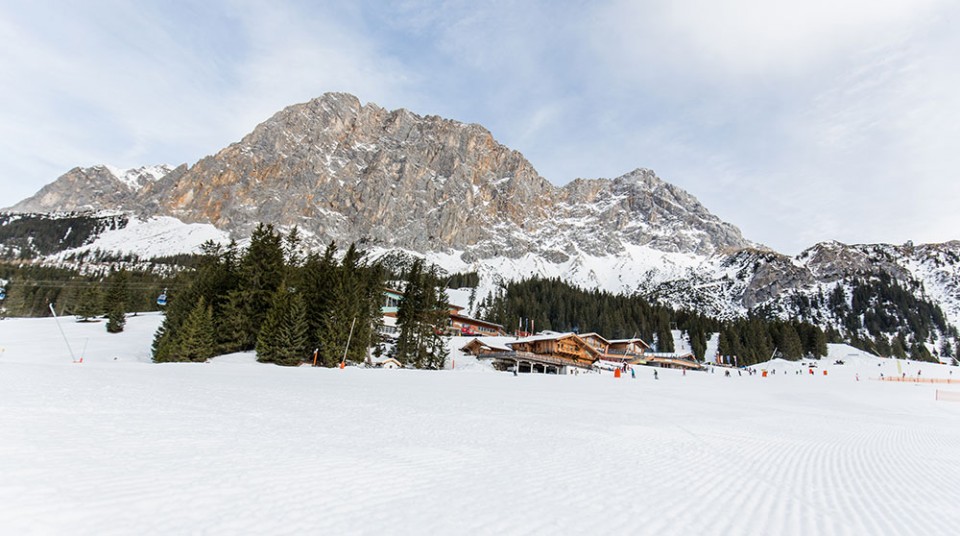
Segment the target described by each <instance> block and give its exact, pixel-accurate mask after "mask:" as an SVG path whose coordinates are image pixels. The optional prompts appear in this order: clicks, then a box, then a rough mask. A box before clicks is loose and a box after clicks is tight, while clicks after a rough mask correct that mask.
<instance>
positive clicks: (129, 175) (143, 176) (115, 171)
mask: <svg viewBox="0 0 960 536" xmlns="http://www.w3.org/2000/svg"><path fill="white" fill-rule="evenodd" d="M103 167H105V168H106V169H107V171H109V172H110V174H111V175H113V176H114V177H116V178H117V180H119V181H120V182H122V183H124V184H125V185H127V187H128V188H130V189H131V190H134V191H136V190H139V189H140V188H142V187H143V186H144V184H146V183H147V182H154V181H157V180H160V179H162V178H163V177H164V176H165V175H167V174H168V173H170V172H171V171H173V166H169V165H166V164H161V165H159V166H142V167H138V168H130V169H122V168H118V167H114V166H111V165H108V164H104V166H103Z"/></svg>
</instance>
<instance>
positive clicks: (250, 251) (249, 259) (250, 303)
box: [233, 223, 286, 350]
mask: <svg viewBox="0 0 960 536" xmlns="http://www.w3.org/2000/svg"><path fill="white" fill-rule="evenodd" d="M281 242H282V239H281V237H280V235H279V234H277V232H276V231H274V228H273V226H272V225H264V224H262V223H261V224H259V225H257V228H256V229H255V230H254V231H253V234H252V235H251V236H250V246H249V247H248V248H247V250H246V252H245V253H244V255H243V258H242V259H241V260H240V266H239V282H238V285H237V291H238V292H239V294H240V295H239V296H237V298H236V299H237V301H238V302H239V304H240V306H241V310H240V311H239V312H238V314H240V316H241V317H240V318H235V319H234V320H235V322H236V325H237V326H240V327H241V329H242V331H241V332H240V333H239V334H238V335H239V338H238V340H235V341H233V343H234V344H235V345H236V346H237V347H238V348H239V349H241V350H251V349H253V348H254V347H255V346H256V341H257V334H258V333H259V332H260V326H261V324H263V321H264V320H265V319H266V317H267V312H268V311H269V310H270V307H271V303H272V300H273V293H274V292H276V290H277V288H278V287H279V286H280V283H281V281H282V280H283V278H284V274H285V270H286V267H285V265H284V253H283V246H282V244H281Z"/></svg>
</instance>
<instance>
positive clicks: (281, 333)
mask: <svg viewBox="0 0 960 536" xmlns="http://www.w3.org/2000/svg"><path fill="white" fill-rule="evenodd" d="M305 314H306V308H305V307H304V304H303V298H302V297H301V296H300V295H299V294H297V293H296V292H292V289H289V288H286V287H285V286H281V288H280V289H278V290H277V292H276V294H275V296H274V300H273V307H271V309H270V311H269V312H268V313H267V318H266V319H265V320H264V322H263V325H262V326H261V329H260V334H259V335H258V337H257V348H256V349H257V361H260V362H262V363H276V364H277V365H284V366H296V365H299V364H300V363H302V362H303V361H304V359H306V358H307V356H308V355H309V350H308V349H307V343H308V338H307V320H306V316H305Z"/></svg>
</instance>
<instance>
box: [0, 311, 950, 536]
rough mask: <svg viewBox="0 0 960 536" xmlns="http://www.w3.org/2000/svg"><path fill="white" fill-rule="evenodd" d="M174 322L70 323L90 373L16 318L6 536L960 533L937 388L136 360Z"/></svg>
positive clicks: (6, 426) (716, 376) (672, 374)
mask: <svg viewBox="0 0 960 536" xmlns="http://www.w3.org/2000/svg"><path fill="white" fill-rule="evenodd" d="M44 323H46V325H45V324H44ZM157 323H158V317H156V316H152V315H144V316H139V317H132V318H130V319H128V323H127V326H128V328H127V330H128V331H125V332H124V334H121V335H119V336H108V335H107V334H106V333H105V331H104V328H103V325H102V324H101V325H99V326H97V325H94V326H91V325H81V324H72V326H69V327H70V328H71V329H73V328H74V327H76V330H77V332H76V333H84V334H86V336H87V337H89V338H90V342H89V344H88V356H89V357H88V358H87V359H85V362H84V363H83V364H72V363H71V362H70V359H69V356H67V355H65V354H66V350H65V349H63V350H62V353H61V354H59V355H58V354H57V353H56V348H55V345H54V344H53V343H55V342H56V341H55V340H54V341H51V340H48V339H50V338H51V336H50V335H49V334H48V332H49V328H50V327H51V326H50V324H51V321H50V320H49V319H46V320H43V319H40V320H19V319H17V320H4V321H2V322H0V346H2V347H4V348H5V351H4V352H3V353H0V430H2V431H3V432H2V436H0V474H2V475H3V478H2V480H0V526H2V527H4V531H3V532H5V533H10V534H51V533H54V534H59V533H70V534H98V535H99V534H171V533H177V534H180V533H204V534H237V533H243V534H263V533H271V534H273V533H328V534H332V533H336V534H342V533H345V534H357V533H367V534H369V533H389V534H412V533H416V534H423V533H434V534H435V533H477V534H504V533H506V534H531V533H532V534H557V533H562V534H597V533H604V534H609V533H621V534H622V533H629V534H824V535H830V534H953V533H954V532H955V528H956V527H957V526H960V510H958V509H957V508H956V507H955V502H956V497H957V493H958V492H960V466H958V464H957V463H956V451H957V445H960V426H958V425H960V404H958V403H950V402H937V401H935V400H934V396H933V393H934V391H935V389H936V388H937V387H936V386H931V385H924V384H920V385H914V384H893V383H886V382H879V381H867V380H865V379H864V377H863V376H864V375H863V374H861V381H859V382H857V381H855V378H854V375H855V374H856V373H857V372H856V371H857V370H860V369H858V368H857V367H858V366H859V365H854V366H850V365H849V364H850V361H848V365H844V366H843V367H847V368H843V367H839V366H838V367H832V368H830V374H829V375H828V376H826V377H824V376H822V374H820V373H818V374H817V375H816V376H810V375H796V374H792V373H788V374H783V373H781V372H780V369H779V367H780V366H781V365H780V364H776V363H774V364H770V366H772V367H777V368H778V373H777V374H776V375H773V376H769V377H767V378H762V377H760V375H756V376H738V375H737V374H736V372H734V375H733V376H732V377H725V376H724V375H723V374H722V370H720V369H718V370H717V371H716V372H715V373H713V374H710V373H687V375H686V376H682V375H681V374H680V372H679V371H672V370H659V371H658V372H659V377H660V379H659V380H653V371H652V369H648V368H642V367H638V368H637V378H636V379H635V380H632V379H630V378H629V376H628V377H625V378H621V379H618V380H615V379H614V378H613V376H612V375H611V374H602V375H581V376H544V375H520V376H516V377H514V376H513V375H511V374H503V373H491V372H477V371H476V368H473V369H470V370H462V369H461V368H460V362H459V361H458V369H457V370H456V371H443V372H426V371H423V372H421V371H409V370H399V371H390V370H369V369H368V370H362V369H356V368H347V369H345V370H337V369H318V368H309V367H302V368H281V367H274V366H266V365H260V364H256V363H253V362H252V357H251V356H250V355H249V354H236V355H232V356H223V357H220V358H217V359H215V360H214V361H213V362H212V363H210V364H163V365H155V364H147V363H143V362H140V361H141V360H142V359H144V357H145V356H149V342H150V337H149V336H143V334H144V333H151V334H152V330H151V329H149V328H150V326H153V328H154V329H155V326H156V325H157ZM67 324H70V323H69V322H66V323H65V324H64V327H65V329H67V328H68V325H67ZM54 333H56V332H54ZM98 333H102V335H97V334H98ZM137 333H139V334H140V335H139V336H135V335H136V334H137ZM56 335H57V337H59V334H58V333H56ZM68 336H70V331H68ZM113 337H120V338H113ZM123 337H126V338H123ZM101 339H102V340H101ZM59 342H60V345H61V346H62V345H63V342H62V340H60V341H59ZM33 347H36V348H38V349H42V351H39V350H38V351H34V350H31V348H33ZM101 349H102V351H101ZM831 350H833V348H831ZM838 351H843V350H842V349H841V350H838ZM114 353H119V354H120V355H119V356H118V357H119V359H118V360H117V361H114V360H113V359H112V357H113V356H112V355H111V354H114ZM98 356H99V357H98ZM851 359H852V358H851ZM865 359H866V358H865ZM825 361H827V360H824V362H825ZM871 365H872V366H874V367H875V366H876V365H875V364H873V363H866V362H865V363H864V364H863V369H866V368H869V367H870V366H871ZM783 366H786V365H783ZM821 366H823V365H822V364H821ZM884 366H887V365H884ZM926 367H929V372H928V369H927V368H925V369H924V375H927V374H930V375H933V374H940V373H943V374H947V373H948V372H949V370H947V368H946V367H943V368H938V367H940V366H939V365H926ZM783 370H784V371H786V369H783ZM939 388H941V389H943V388H945V387H944V386H939ZM950 388H951V389H956V388H954V387H950ZM956 390H958V391H960V389H956Z"/></svg>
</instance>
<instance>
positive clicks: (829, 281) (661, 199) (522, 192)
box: [0, 93, 960, 357]
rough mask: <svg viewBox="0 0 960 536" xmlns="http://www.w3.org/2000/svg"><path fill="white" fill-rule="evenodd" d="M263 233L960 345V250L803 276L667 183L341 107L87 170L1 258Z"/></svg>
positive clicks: (16, 224) (814, 266)
mask: <svg viewBox="0 0 960 536" xmlns="http://www.w3.org/2000/svg"><path fill="white" fill-rule="evenodd" d="M258 222H265V223H272V224H274V225H275V226H277V227H278V228H280V229H282V230H289V229H291V228H293V227H294V226H296V227H297V229H298V231H299V232H300V233H301V236H302V237H303V239H304V243H305V244H306V245H307V246H308V247H310V248H313V249H320V248H322V247H324V246H325V245H326V244H327V243H329V242H330V241H336V242H337V243H342V244H346V243H350V242H357V243H359V244H361V245H362V246H363V248H364V249H366V250H367V251H369V252H370V253H371V254H372V255H374V256H377V257H380V256H384V255H388V254H392V253H402V254H405V255H416V256H423V257H425V258H427V259H428V260H429V261H431V262H433V263H435V264H437V265H439V266H441V267H442V268H444V269H445V270H447V271H448V272H450V273H454V272H477V273H478V274H479V276H480V281H481V283H480V287H481V288H480V291H479V294H480V295H485V294H486V293H487V292H489V291H491V290H493V289H495V288H496V287H497V285H498V284H499V283H501V282H503V281H508V280H516V279H522V278H528V277H531V276H541V277H549V278H559V279H562V280H564V281H566V282H568V283H570V284H573V285H577V286H580V287H584V288H599V289H603V290H607V291H610V292H614V293H626V294H640V295H642V296H645V297H648V298H649V299H651V300H656V301H659V302H661V303H664V304H668V305H671V306H673V307H675V308H689V309H696V310H698V311H700V312H703V313H705V314H708V315H710V316H714V317H717V318H720V319H728V318H733V317H741V316H745V315H748V314H762V315H767V316H776V317H781V318H792V319H798V320H805V321H809V322H812V323H814V324H817V325H820V326H821V327H823V328H824V329H830V330H831V331H832V332H834V333H837V334H839V335H840V336H842V338H843V339H845V340H848V341H852V342H854V343H855V344H857V345H858V346H861V347H866V348H868V349H878V348H877V347H878V346H879V347H880V348H879V349H880V350H881V351H883V347H884V345H886V344H890V343H892V342H898V341H897V340H898V339H899V344H901V345H922V346H924V347H926V348H927V349H928V350H929V351H930V353H931V354H933V355H940V354H942V355H943V356H944V357H946V356H947V355H951V356H952V355H953V351H952V349H951V348H956V342H957V331H956V328H955V326H957V325H960V241H952V242H947V243H943V244H924V245H916V246H915V245H913V244H910V243H907V244H904V245H889V244H872V245H846V244H841V243H838V242H824V243H820V244H816V245H813V246H812V247H810V248H809V249H807V250H805V251H803V252H802V253H800V254H799V255H797V256H796V257H791V256H787V255H783V254H780V253H777V252H776V251H773V250H771V249H770V248H767V247H765V246H763V245H760V244H757V243H755V242H751V241H750V240H748V239H746V238H744V237H743V236H742V234H741V232H740V230H739V229H737V227H735V226H734V225H731V224H729V223H726V222H723V221H721V220H720V219H719V218H717V217H716V216H714V215H713V214H711V213H710V212H709V211H708V210H707V209H706V208H705V207H704V206H703V205H701V204H700V203H699V202H698V201H697V199H696V198H694V197H693V196H692V195H690V194H689V193H687V192H685V191H683V190H682V189H680V188H678V187H676V186H673V185H671V184H669V183H667V182H665V181H663V180H662V179H660V178H659V177H657V176H656V174H655V173H654V172H653V171H650V170H647V169H636V170H634V171H631V172H629V173H626V174H624V175H622V176H620V177H616V178H613V179H577V180H575V181H573V182H570V183H568V184H567V185H565V186H563V187H558V186H555V185H553V184H551V183H550V182H549V181H547V180H546V179H544V178H543V177H541V176H540V175H539V174H538V173H537V171H536V170H535V169H534V168H533V166H532V165H531V164H530V163H529V162H528V161H527V160H526V159H525V158H524V157H523V155H522V154H520V153H519V152H517V151H514V150H511V149H510V148H508V147H505V146H503V145H501V144H499V143H497V141H496V140H494V138H493V136H492V135H491V133H490V132H489V131H487V130H486V129H485V128H483V127H482V126H479V125H474V124H464V123H459V122H456V121H452V120H449V119H444V118H440V117H436V116H420V115H417V114H414V113H412V112H410V111H407V110H404V109H400V110H394V111H390V110H385V109H383V108H380V107H379V106H377V105H375V104H372V103H368V104H362V103H361V102H360V101H359V100H358V99H357V98H356V97H354V96H352V95H347V94H343V93H328V94H325V95H323V96H321V97H319V98H317V99H314V100H312V101H310V102H307V103H303V104H297V105H293V106H290V107H287V108H286V109H284V110H282V111H280V112H279V113H277V114H276V115H274V116H273V117H271V118H270V119H268V120H267V121H265V122H263V123H262V124H260V125H258V126H257V127H256V128H255V129H254V130H253V132H251V133H250V134H248V135H247V136H245V137H244V138H243V139H241V140H240V141H238V142H236V143H233V144H231V145H230V146H228V147H226V148H224V149H222V150H221V151H219V152H218V153H216V154H214V155H212V156H208V157H205V158H203V159H201V160H200V161H199V162H196V163H195V164H193V165H192V166H188V165H186V164H184V165H180V166H179V167H175V168H173V167H169V166H152V167H142V168H138V169H132V170H120V169H115V168H112V167H109V166H95V167H91V168H75V169H72V170H70V171H69V172H67V173H66V174H64V175H63V176H61V177H60V178H58V179H56V180H55V181H54V182H52V183H50V184H48V185H47V186H44V187H43V188H42V189H41V190H40V191H39V192H37V193H36V194H35V195H34V196H32V197H29V198H27V199H25V200H23V201H21V202H19V203H17V204H15V205H13V206H12V207H9V208H7V209H5V213H3V214H0V256H2V258H4V259H6V260H8V261H9V260H27V259H29V260H31V262H38V263H44V264H48V265H77V264H78V263H79V261H78V259H87V262H88V263H89V260H90V259H91V258H103V257H104V254H105V253H109V254H111V255H114V256H116V255H129V254H135V255H136V256H137V257H138V258H140V259H147V258H150V257H154V256H170V255H175V254H178V253H189V252H195V251H197V248H198V247H199V245H200V244H201V243H202V242H204V241H206V240H215V241H221V242H223V241H227V240H229V239H231V238H235V239H238V240H242V239H244V238H246V237H249V236H250V232H251V230H252V229H253V228H254V227H255V226H256V225H257V223H258ZM37 229H46V230H47V232H44V233H37V232H34V231H36V230H37ZM50 230H52V231H50ZM40 235H42V236H46V237H48V238H46V239H40V238H39V236H40ZM50 237H52V238H50ZM462 305H466V304H462Z"/></svg>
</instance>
